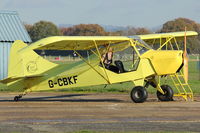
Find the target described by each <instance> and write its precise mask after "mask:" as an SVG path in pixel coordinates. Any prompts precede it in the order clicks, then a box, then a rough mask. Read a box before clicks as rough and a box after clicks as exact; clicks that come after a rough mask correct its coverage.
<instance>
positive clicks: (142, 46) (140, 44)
mask: <svg viewBox="0 0 200 133" xmlns="http://www.w3.org/2000/svg"><path fill="white" fill-rule="evenodd" d="M129 38H132V39H133V41H135V44H136V48H137V50H138V52H139V53H140V55H142V54H144V53H145V52H147V51H148V50H150V49H152V48H151V47H150V46H149V45H148V44H147V43H146V42H144V41H143V40H142V39H140V37H138V36H129Z"/></svg>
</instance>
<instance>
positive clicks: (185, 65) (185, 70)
mask: <svg viewBox="0 0 200 133" xmlns="http://www.w3.org/2000/svg"><path fill="white" fill-rule="evenodd" d="M186 32H187V29H186V27H185V36H184V49H183V75H184V79H185V81H186V83H187V82H188V60H189V59H188V55H187V48H186V46H187V38H186Z"/></svg>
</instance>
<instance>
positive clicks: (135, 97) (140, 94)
mask: <svg viewBox="0 0 200 133" xmlns="http://www.w3.org/2000/svg"><path fill="white" fill-rule="evenodd" d="M130 96H131V99H132V101H133V102H135V103H143V102H144V101H146V99H147V97H148V93H147V90H146V89H145V88H144V87H142V86H136V87H134V88H133V89H132V91H131V94H130Z"/></svg>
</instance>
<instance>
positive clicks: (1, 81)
mask: <svg viewBox="0 0 200 133" xmlns="http://www.w3.org/2000/svg"><path fill="white" fill-rule="evenodd" d="M43 76H44V75H30V76H24V77H8V78H5V79H3V80H0V83H3V84H7V83H10V82H14V81H16V80H19V79H27V78H37V77H43Z"/></svg>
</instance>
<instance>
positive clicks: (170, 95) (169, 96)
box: [157, 85, 174, 101]
mask: <svg viewBox="0 0 200 133" xmlns="http://www.w3.org/2000/svg"><path fill="white" fill-rule="evenodd" d="M161 88H162V90H163V91H164V93H165V94H164V95H163V94H162V93H160V92H159V91H157V97H158V99H159V100H160V101H173V95H174V91H173V90H172V88H171V87H170V86H169V85H162V86H161Z"/></svg>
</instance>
